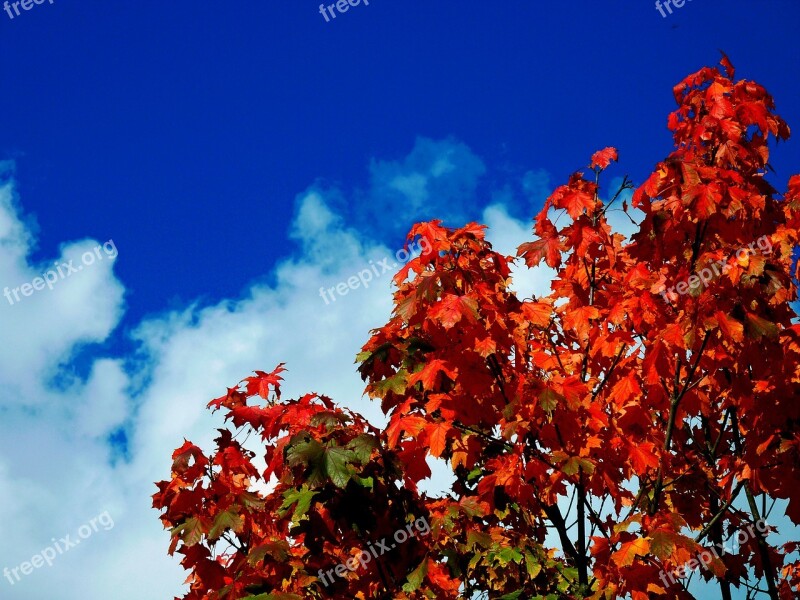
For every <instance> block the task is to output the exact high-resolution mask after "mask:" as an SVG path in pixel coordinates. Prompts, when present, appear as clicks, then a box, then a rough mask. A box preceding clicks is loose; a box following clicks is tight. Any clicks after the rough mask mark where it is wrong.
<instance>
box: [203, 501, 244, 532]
mask: <svg viewBox="0 0 800 600" xmlns="http://www.w3.org/2000/svg"><path fill="white" fill-rule="evenodd" d="M239 510H240V508H239V507H238V506H235V505H234V506H231V507H230V508H229V509H228V510H226V511H225V512H223V513H220V514H218V515H217V518H216V519H214V525H212V527H211V531H209V532H208V539H209V540H211V541H215V540H218V539H219V538H220V536H221V535H222V534H223V533H224V532H225V531H226V530H228V529H230V530H231V531H233V532H235V533H239V532H240V531H241V530H242V526H243V525H244V519H243V518H242V517H241V515H239Z"/></svg>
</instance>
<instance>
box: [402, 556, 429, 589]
mask: <svg viewBox="0 0 800 600" xmlns="http://www.w3.org/2000/svg"><path fill="white" fill-rule="evenodd" d="M427 574H428V559H427V558H425V559H423V560H422V562H421V563H420V565H419V566H418V567H417V568H416V569H414V570H413V571H411V573H409V574H408V577H407V579H408V583H406V584H405V585H403V591H404V592H407V593H409V594H410V593H411V592H414V591H416V590H418V589H419V586H421V585H422V582H423V581H424V580H425V575H427Z"/></svg>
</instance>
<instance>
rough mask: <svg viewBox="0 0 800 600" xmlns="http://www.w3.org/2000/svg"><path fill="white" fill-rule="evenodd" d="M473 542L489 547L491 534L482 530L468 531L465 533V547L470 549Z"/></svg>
mask: <svg viewBox="0 0 800 600" xmlns="http://www.w3.org/2000/svg"><path fill="white" fill-rule="evenodd" d="M475 544H478V545H480V546H483V547H484V548H489V547H490V546H491V545H492V536H491V535H489V534H488V533H485V532H483V531H470V532H469V533H467V547H468V548H469V549H470V550H471V549H473V548H475Z"/></svg>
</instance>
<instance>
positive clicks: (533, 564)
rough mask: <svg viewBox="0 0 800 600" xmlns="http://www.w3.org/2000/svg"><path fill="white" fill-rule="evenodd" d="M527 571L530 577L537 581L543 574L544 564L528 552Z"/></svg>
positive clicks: (526, 555)
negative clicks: (540, 574)
mask: <svg viewBox="0 0 800 600" xmlns="http://www.w3.org/2000/svg"><path fill="white" fill-rule="evenodd" d="M525 570H526V571H528V577H530V578H531V579H536V577H538V575H539V573H541V572H542V564H541V563H540V562H539V561H537V560H536V558H535V557H534V556H533V554H531V553H530V552H529V551H527V550H526V551H525Z"/></svg>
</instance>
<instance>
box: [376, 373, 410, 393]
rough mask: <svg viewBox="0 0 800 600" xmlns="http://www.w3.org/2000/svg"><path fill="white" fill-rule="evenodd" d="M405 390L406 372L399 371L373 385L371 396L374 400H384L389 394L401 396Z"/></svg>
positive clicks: (406, 382)
mask: <svg viewBox="0 0 800 600" xmlns="http://www.w3.org/2000/svg"><path fill="white" fill-rule="evenodd" d="M406 388H408V371H406V370H405V369H400V370H399V371H398V372H397V373H395V374H394V375H392V376H391V377H387V378H386V379H382V380H381V381H378V382H377V383H375V385H374V387H373V395H374V396H375V397H376V398H384V397H386V395H387V394H388V393H389V392H391V393H393V394H402V393H403V392H405V391H406Z"/></svg>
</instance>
